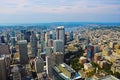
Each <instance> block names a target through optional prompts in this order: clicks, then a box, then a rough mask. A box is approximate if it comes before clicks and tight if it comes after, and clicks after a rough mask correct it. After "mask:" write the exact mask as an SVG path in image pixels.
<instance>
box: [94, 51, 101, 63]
mask: <svg viewBox="0 0 120 80" xmlns="http://www.w3.org/2000/svg"><path fill="white" fill-rule="evenodd" d="M101 57H102V56H101V54H100V53H96V54H95V56H94V62H95V63H97V61H99V60H100V59H101Z"/></svg>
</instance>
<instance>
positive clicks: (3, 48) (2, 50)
mask: <svg viewBox="0 0 120 80" xmlns="http://www.w3.org/2000/svg"><path fill="white" fill-rule="evenodd" d="M6 54H10V49H9V46H8V45H6V44H0V55H6Z"/></svg>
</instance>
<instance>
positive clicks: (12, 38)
mask: <svg viewBox="0 0 120 80" xmlns="http://www.w3.org/2000/svg"><path fill="white" fill-rule="evenodd" d="M15 43H16V42H15V32H14V31H12V32H11V45H12V46H13V47H15Z"/></svg>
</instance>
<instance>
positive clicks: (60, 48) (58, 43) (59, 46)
mask: <svg viewBox="0 0 120 80" xmlns="http://www.w3.org/2000/svg"><path fill="white" fill-rule="evenodd" d="M53 48H54V49H53V52H54V53H55V52H62V53H64V42H63V40H54V42H53Z"/></svg>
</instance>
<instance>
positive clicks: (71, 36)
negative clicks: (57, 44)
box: [70, 31, 73, 41]
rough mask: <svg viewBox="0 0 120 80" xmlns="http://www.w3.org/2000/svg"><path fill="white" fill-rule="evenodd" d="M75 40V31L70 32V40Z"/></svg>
mask: <svg viewBox="0 0 120 80" xmlns="http://www.w3.org/2000/svg"><path fill="white" fill-rule="evenodd" d="M72 40H73V31H71V32H70V41H72Z"/></svg>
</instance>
